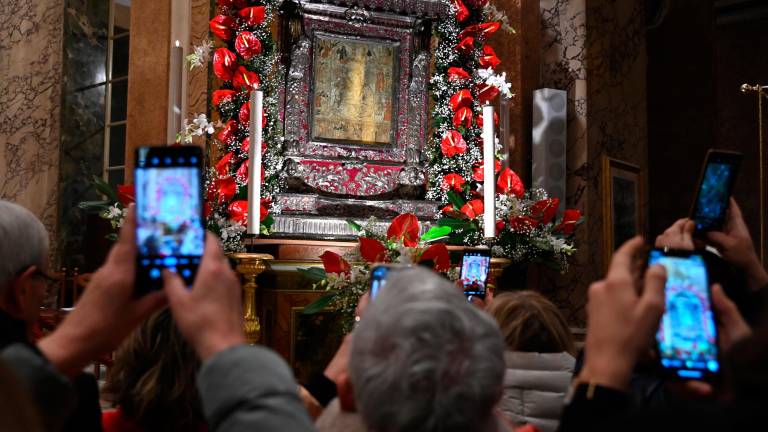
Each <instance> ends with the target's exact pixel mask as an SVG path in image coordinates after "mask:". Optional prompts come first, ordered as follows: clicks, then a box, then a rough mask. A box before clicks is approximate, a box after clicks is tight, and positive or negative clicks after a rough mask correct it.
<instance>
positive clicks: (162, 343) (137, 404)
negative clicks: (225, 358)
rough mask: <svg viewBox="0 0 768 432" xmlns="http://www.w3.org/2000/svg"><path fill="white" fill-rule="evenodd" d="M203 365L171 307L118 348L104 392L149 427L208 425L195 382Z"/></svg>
mask: <svg viewBox="0 0 768 432" xmlns="http://www.w3.org/2000/svg"><path fill="white" fill-rule="evenodd" d="M199 367H200V361H199V360H198V358H197V356H196V355H195V352H194V351H193V349H192V347H190V346H189V344H187V343H186V342H185V341H184V338H183V337H182V336H181V334H180V333H179V330H178V329H177V328H176V325H175V324H174V322H173V318H172V317H171V313H170V311H169V310H168V309H165V310H163V311H161V312H158V313H156V314H155V315H153V316H151V317H150V318H149V319H148V320H147V321H146V322H144V324H143V325H142V326H141V327H140V328H138V329H137V330H136V331H135V332H134V333H133V334H132V335H131V337H130V338H128V340H127V341H126V342H125V343H124V344H123V346H121V347H120V349H118V351H117V352H116V353H115V360H114V365H113V366H112V368H111V369H110V370H109V373H108V375H107V383H106V388H105V393H111V394H113V395H114V400H113V402H114V403H115V405H116V406H119V407H120V408H121V409H122V410H123V413H125V415H126V416H127V417H128V418H129V419H130V420H132V421H134V422H136V423H137V424H138V425H139V426H140V427H141V428H143V429H144V430H146V431H184V430H189V429H190V428H194V427H196V426H197V425H200V424H205V423H204V422H205V419H204V417H203V410H202V404H201V402H200V397H199V395H198V392H197V387H196V386H195V375H196V373H197V369H198V368H199Z"/></svg>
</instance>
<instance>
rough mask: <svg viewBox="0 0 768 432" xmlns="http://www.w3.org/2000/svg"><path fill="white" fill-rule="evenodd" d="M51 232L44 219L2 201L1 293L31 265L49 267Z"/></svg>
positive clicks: (0, 201) (0, 219) (0, 225)
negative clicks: (49, 232)
mask: <svg viewBox="0 0 768 432" xmlns="http://www.w3.org/2000/svg"><path fill="white" fill-rule="evenodd" d="M47 262H48V231H46V229H45V227H44V226H43V224H42V222H40V220H39V219H38V218H37V216H35V215H34V214H32V212H30V211H29V210H27V209H25V208H24V207H22V206H20V205H18V204H14V203H12V202H9V201H4V200H0V294H5V289H6V288H7V286H8V284H9V282H11V281H12V280H13V279H14V278H15V277H16V275H17V274H18V273H19V272H20V271H23V270H25V269H26V268H28V267H29V266H33V265H34V266H37V267H38V268H40V269H46V268H47V267H48V266H47V264H46V263H47Z"/></svg>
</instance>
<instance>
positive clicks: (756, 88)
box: [739, 84, 768, 265]
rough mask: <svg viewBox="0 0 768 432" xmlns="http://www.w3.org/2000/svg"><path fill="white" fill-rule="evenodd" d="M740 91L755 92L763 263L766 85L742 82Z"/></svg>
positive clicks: (762, 261) (763, 260) (767, 95)
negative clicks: (764, 99) (764, 113)
mask: <svg viewBox="0 0 768 432" xmlns="http://www.w3.org/2000/svg"><path fill="white" fill-rule="evenodd" d="M739 90H741V92H742V93H744V94H746V93H757V128H758V146H759V149H760V189H759V190H760V262H761V263H762V264H763V265H765V136H764V134H763V97H764V96H766V97H768V86H766V85H762V84H755V85H750V84H742V85H741V87H739Z"/></svg>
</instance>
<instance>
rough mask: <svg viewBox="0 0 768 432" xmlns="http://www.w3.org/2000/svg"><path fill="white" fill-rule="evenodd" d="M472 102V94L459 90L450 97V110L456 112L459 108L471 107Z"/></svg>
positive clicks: (466, 90) (465, 90)
mask: <svg viewBox="0 0 768 432" xmlns="http://www.w3.org/2000/svg"><path fill="white" fill-rule="evenodd" d="M473 100H474V98H472V93H470V92H469V89H463V90H459V91H457V92H456V93H455V94H454V95H453V96H451V99H450V104H451V109H452V110H454V111H456V110H458V109H459V108H461V107H472V101H473Z"/></svg>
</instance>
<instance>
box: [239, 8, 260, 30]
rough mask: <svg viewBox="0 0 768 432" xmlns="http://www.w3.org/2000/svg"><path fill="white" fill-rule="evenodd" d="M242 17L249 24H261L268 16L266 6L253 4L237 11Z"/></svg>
mask: <svg viewBox="0 0 768 432" xmlns="http://www.w3.org/2000/svg"><path fill="white" fill-rule="evenodd" d="M237 15H238V16H240V18H242V19H243V21H245V23H246V24H248V25H249V26H257V25H261V23H263V22H264V17H265V16H266V8H265V7H264V6H253V7H248V8H245V9H241V10H240V12H238V13H237Z"/></svg>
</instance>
